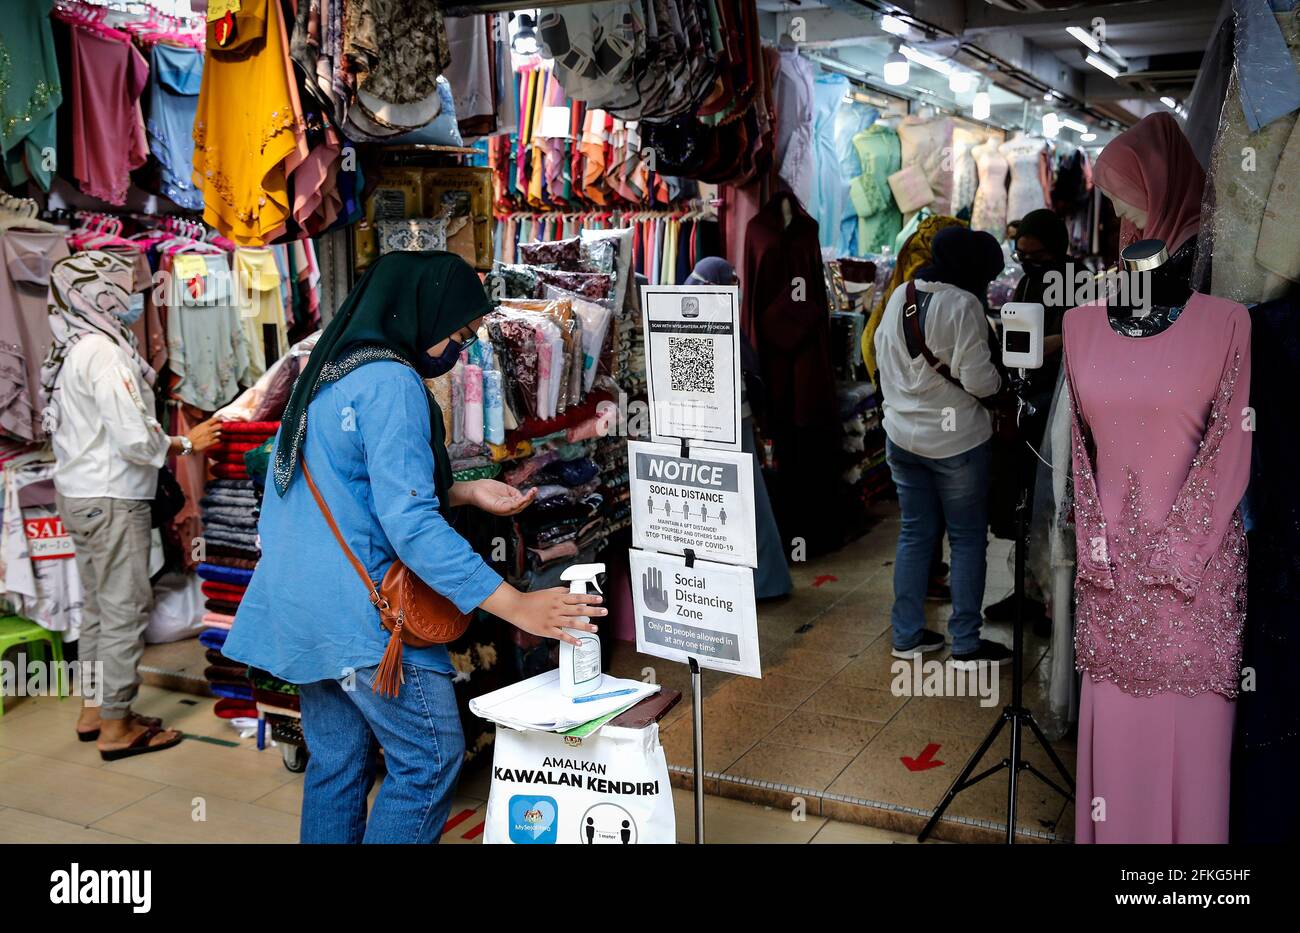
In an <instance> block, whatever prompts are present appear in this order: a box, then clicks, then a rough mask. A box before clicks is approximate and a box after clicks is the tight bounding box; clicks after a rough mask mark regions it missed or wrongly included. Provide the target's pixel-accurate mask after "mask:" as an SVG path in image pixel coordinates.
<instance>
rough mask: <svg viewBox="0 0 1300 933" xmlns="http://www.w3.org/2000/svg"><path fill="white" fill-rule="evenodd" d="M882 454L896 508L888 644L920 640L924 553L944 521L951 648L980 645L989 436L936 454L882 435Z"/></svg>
mask: <svg viewBox="0 0 1300 933" xmlns="http://www.w3.org/2000/svg"><path fill="white" fill-rule="evenodd" d="M885 457H886V459H887V460H888V461H889V472H890V473H891V474H893V477H894V485H895V486H896V487H897V488H898V504H899V507H900V508H901V509H902V512H903V524H902V527H901V528H900V529H899V532H898V553H897V555H896V557H895V559H894V608H893V610H892V611H891V612H890V622H891V623H892V625H893V629H894V647H895V648H897V649H899V650H901V651H906V650H907V649H909V648H915V647H916V646H917V644H919V643H920V641H921V630H922V629H923V628H925V610H924V605H925V593H926V588H927V586H928V585H929V579H930V560H931V558H932V556H933V554H934V546H935V543H936V542H937V541H938V539H939V535H940V534H941V533H942V529H943V526H944V525H945V524H946V525H947V527H948V543H949V545H950V547H951V549H952V561H951V563H952V570H951V572H950V574H949V577H948V580H949V586H950V588H951V589H952V618H951V619H949V621H948V635H949V637H950V638H951V640H952V651H953V654H966V653H967V652H970V651H974V650H975V649H976V648H978V647H979V643H980V624H981V622H982V621H983V617H982V615H981V610H982V609H983V604H984V574H985V549H986V547H987V544H988V492H989V459H990V445H989V442H988V441H985V442H984V443H983V444H980V445H979V446H978V447H976V448H974V449H972V450H968V451H966V452H965V453H963V454H958V455H957V456H955V457H943V458H940V459H937V460H936V459H931V458H930V457H921V456H918V455H917V454H914V453H910V452H909V451H906V450H904V449H903V448H901V447H899V446H898V445H897V444H895V443H894V442H893V441H891V440H889V439H888V438H886V439H885Z"/></svg>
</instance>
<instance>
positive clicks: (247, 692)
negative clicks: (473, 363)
mask: <svg viewBox="0 0 1300 933" xmlns="http://www.w3.org/2000/svg"><path fill="white" fill-rule="evenodd" d="M208 689H209V690H211V691H212V695H213V696H218V697H224V698H226V699H229V700H244V701H245V702H251V701H252V699H253V688H252V687H237V686H233V685H231V684H208ZM253 715H254V716H256V715H257V713H256V712H255V713H253Z"/></svg>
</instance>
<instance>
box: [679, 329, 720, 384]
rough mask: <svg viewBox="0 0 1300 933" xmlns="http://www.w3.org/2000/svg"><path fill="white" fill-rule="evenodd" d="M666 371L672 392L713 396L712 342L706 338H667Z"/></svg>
mask: <svg viewBox="0 0 1300 933" xmlns="http://www.w3.org/2000/svg"><path fill="white" fill-rule="evenodd" d="M668 371H669V372H670V373H672V387H673V391H674V392H705V393H708V394H709V395H712V394H713V391H714V389H713V341H712V340H711V339H710V338H708V337H669V338H668Z"/></svg>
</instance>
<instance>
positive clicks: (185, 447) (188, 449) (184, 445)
mask: <svg viewBox="0 0 1300 933" xmlns="http://www.w3.org/2000/svg"><path fill="white" fill-rule="evenodd" d="M192 453H194V442H193V441H192V440H190V439H189V438H188V437H186V436H185V435H184V434H182V435H181V456H182V457H188V456H189V455H190V454H192Z"/></svg>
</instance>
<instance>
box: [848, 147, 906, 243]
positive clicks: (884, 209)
mask: <svg viewBox="0 0 1300 933" xmlns="http://www.w3.org/2000/svg"><path fill="white" fill-rule="evenodd" d="M853 149H854V151H855V152H857V154H858V161H859V162H860V163H861V164H862V174H861V175H859V176H858V177H857V178H855V179H853V181H852V182H851V183H850V184H849V197H850V198H851V199H852V200H853V209H854V210H855V211H856V212H857V215H858V252H859V253H860V254H862V255H866V254H868V253H879V252H881V251H882V247H891V248H892V247H893V245H894V237H895V236H897V235H898V231H899V229H900V228H901V227H902V226H903V215H902V213H900V212H899V210H898V205H897V204H895V203H894V193H893V192H892V191H891V190H890V188H889V176H890V175H892V174H894V172H897V171H898V170H899V169H901V168H902V167H903V153H902V149H901V147H900V146H899V142H898V133H897V132H895V131H894V129H893V128H891V127H889V126H886V125H885V124H883V123H873V124H871V126H869V127H867V128H866V129H865V130H863V131H862V132H860V133H857V134H855V135H854V137H853Z"/></svg>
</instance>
